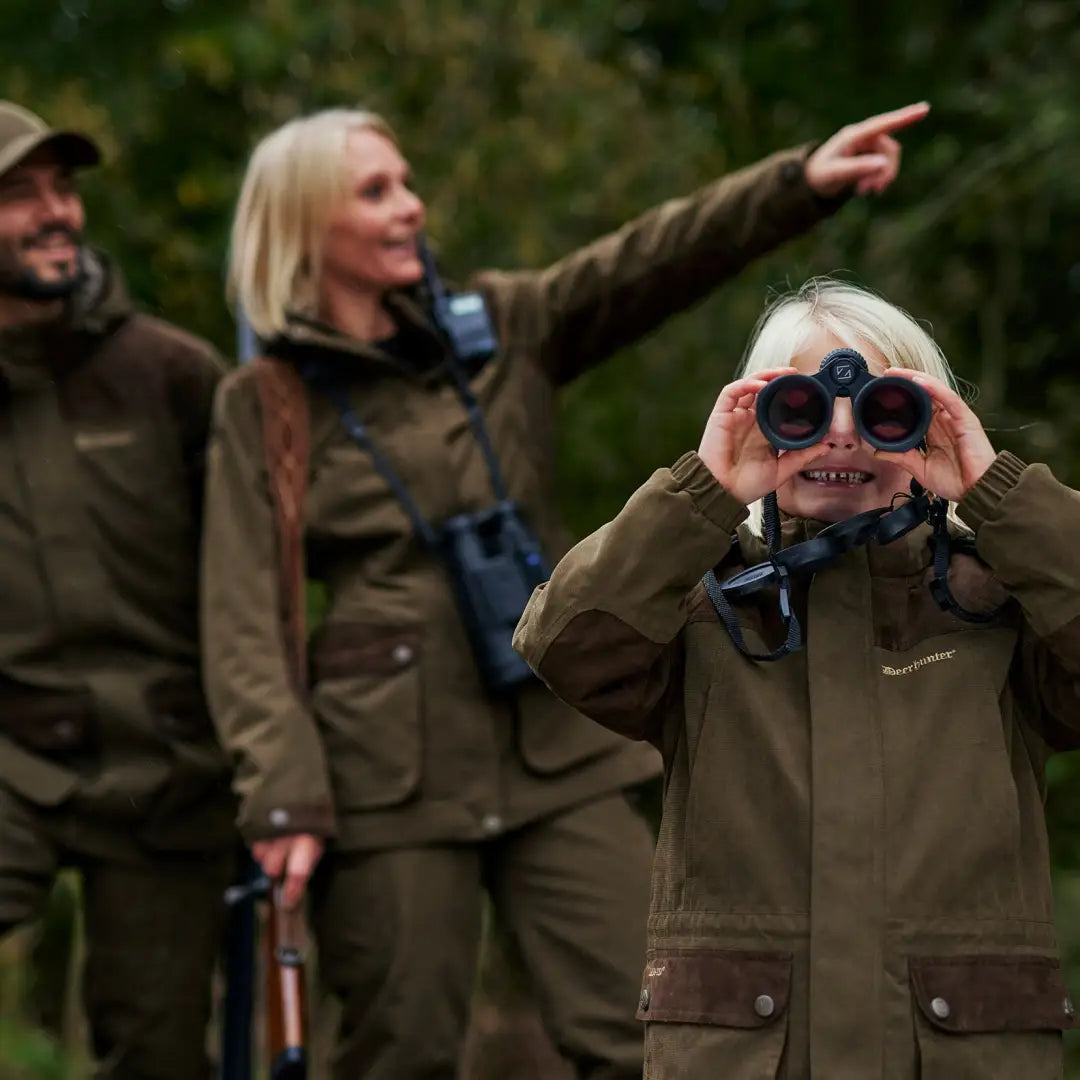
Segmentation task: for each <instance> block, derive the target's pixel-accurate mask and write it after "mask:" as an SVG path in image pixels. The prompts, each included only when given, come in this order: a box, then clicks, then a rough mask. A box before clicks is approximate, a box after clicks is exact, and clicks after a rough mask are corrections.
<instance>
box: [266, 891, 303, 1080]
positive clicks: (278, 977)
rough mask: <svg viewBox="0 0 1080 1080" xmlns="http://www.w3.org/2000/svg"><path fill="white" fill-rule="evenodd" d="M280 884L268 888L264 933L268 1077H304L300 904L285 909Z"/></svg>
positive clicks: (272, 1079)
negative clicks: (295, 908)
mask: <svg viewBox="0 0 1080 1080" xmlns="http://www.w3.org/2000/svg"><path fill="white" fill-rule="evenodd" d="M281 889H282V887H281V885H275V886H274V887H273V889H272V890H271V893H270V905H269V911H268V913H267V921H266V932H265V934H264V935H263V942H264V948H263V951H264V955H265V972H266V1042H267V1059H268V1061H269V1063H270V1080H307V1074H308V1069H307V987H306V985H305V979H304V957H305V953H306V935H305V930H304V913H303V910H296V911H288V910H287V909H286V908H285V906H284V904H282V902H281Z"/></svg>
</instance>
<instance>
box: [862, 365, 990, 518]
mask: <svg viewBox="0 0 1080 1080" xmlns="http://www.w3.org/2000/svg"><path fill="white" fill-rule="evenodd" d="M885 374H886V375H899V376H900V377H901V378H903V379H911V381H912V382H914V383H918V384H919V386H921V387H922V388H923V389H924V390H925V391H926V392H927V393H928V394H929V395H930V399H931V401H933V403H934V416H933V419H932V420H931V421H930V430H929V431H928V432H927V433H926V453H925V454H924V453H923V452H922V451H921V450H918V449H916V450H908V451H906V452H905V453H903V454H892V453H887V452H886V451H884V450H875V451H874V457H876V458H880V459H881V460H882V461H893V462H895V463H896V464H897V465H899V466H900V467H901V468H902V469H905V470H907V472H909V473H911V475H912V476H914V477H915V479H916V480H918V481H919V483H920V484H922V486H923V487H924V488H926V490H927V491H930V492H933V494H935V495H938V496H940V497H941V498H943V499H949V500H951V501H952V502H959V501H960V500H961V499H962V498H963V497H964V496H965V495H966V494H967V493H968V491H969V490H970V489H971V487H972V485H974V483H975V482H976V481H977V480H978V479H979V478H980V477H981V476H982V474H983V473H984V472H986V470H987V469H988V468H990V465H991V463H992V462H993V460H994V458H995V456H996V454H995V452H994V448H993V446H991V445H990V440H989V439H988V438H987V435H986V432H985V431H984V430H983V426H982V424H981V423H980V421H979V418H978V417H977V416H976V415H975V413H973V412H972V411H971V408H970V407H969V406H968V405H967V403H966V402H965V401H964V399H963V398H962V397H960V395H959V394H958V393H956V391H955V390H951V389H950V388H949V387H948V386H946V385H945V383H943V382H942V381H941V380H940V379H935V378H934V377H933V376H932V375H925V374H923V373H922V372H921V371H912V370H910V369H909V368H889V370H888V371H887V372H885Z"/></svg>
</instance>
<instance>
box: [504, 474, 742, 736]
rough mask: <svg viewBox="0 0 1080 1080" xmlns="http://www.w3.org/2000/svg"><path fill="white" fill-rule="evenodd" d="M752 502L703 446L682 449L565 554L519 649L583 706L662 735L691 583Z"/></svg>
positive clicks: (535, 604)
mask: <svg viewBox="0 0 1080 1080" xmlns="http://www.w3.org/2000/svg"><path fill="white" fill-rule="evenodd" d="M746 513H747V512H746V507H745V506H743V504H742V503H740V502H738V501H737V500H736V499H734V498H733V497H732V496H731V495H729V494H728V493H727V492H726V491H725V490H724V489H723V488H722V487H721V486H720V485H719V484H718V483H717V482H716V480H715V479H714V478H713V476H712V474H711V473H710V472H709V470H708V468H707V467H706V466H705V464H704V463H703V462H702V460H701V459H700V458H699V457H698V455H697V454H695V453H690V454H685V455H684V456H683V457H681V458H680V459H679V460H678V461H677V462H676V463H675V465H674V466H673V467H672V468H670V469H661V470H659V471H657V472H656V473H654V474H653V476H652V477H651V478H650V479H649V480H648V481H647V482H646V483H645V485H644V486H643V487H641V488H640V489H639V490H638V491H637V492H635V494H634V495H633V496H632V498H631V499H630V501H629V502H628V503H627V504H626V506H625V507H624V508H623V510H622V511H621V512H620V513H619V515H618V516H617V517H616V518H615V519H614V520H613V521H611V522H609V523H608V524H607V525H605V526H603V527H602V528H601V529H599V530H598V531H597V532H595V533H593V534H592V536H590V537H588V538H587V539H586V540H583V541H582V542H581V543H580V544H578V545H577V546H576V547H574V548H573V549H572V550H571V551H570V552H569V553H568V554H567V555H566V556H565V557H564V558H563V559H562V561H561V562H560V563H559V564H558V566H557V567H556V568H555V571H554V573H553V574H552V576H551V580H550V581H548V582H547V583H546V584H544V585H541V586H540V587H539V588H538V589H537V590H536V591H535V592H534V593H533V595H532V598H531V600H530V601H529V604H528V606H527V607H526V609H525V613H524V615H523V616H522V618H521V622H520V623H519V624H518V628H517V632H516V634H515V636H514V648H515V649H517V650H518V652H519V653H521V655H522V656H523V657H524V658H525V659H526V660H527V661H528V663H529V664H530V666H531V667H532V668H533V670H534V671H535V672H536V673H537V675H539V676H540V678H541V679H543V681H544V682H545V683H547V685H548V686H549V687H550V688H551V689H552V690H553V691H554V692H555V693H556V694H557V695H558V696H559V697H561V698H562V699H563V700H564V701H566V702H567V703H568V704H570V705H572V706H573V707H574V708H576V709H579V710H580V711H581V712H583V713H585V714H586V715H587V716H590V717H592V719H594V720H596V721H598V722H599V723H601V724H603V725H604V726H605V727H609V728H611V729H612V730H613V731H616V732H618V733H619V734H621V735H625V736H628V737H630V738H634V739H649V740H650V741H652V742H658V741H659V737H660V727H661V724H662V709H661V705H662V703H663V702H664V701H665V699H666V695H667V694H668V692H669V689H674V687H673V686H672V685H671V684H672V683H673V680H676V678H677V672H678V671H679V670H680V665H681V659H682V655H681V650H682V636H681V632H682V629H683V627H684V626H685V624H686V621H687V613H688V600H689V594H690V592H691V590H693V588H694V586H695V585H697V583H698V582H699V580H700V579H701V577H702V575H703V574H704V573H705V572H706V571H707V570H709V569H710V568H712V567H713V566H715V565H716V564H717V563H718V562H720V560H721V559H722V558H723V557H724V556H725V555H726V554H727V552H728V551H729V550H730V547H731V538H732V535H733V533H734V530H735V528H736V526H737V525H738V524H739V522H740V521H742V520H743V519H744V518H745V517H746Z"/></svg>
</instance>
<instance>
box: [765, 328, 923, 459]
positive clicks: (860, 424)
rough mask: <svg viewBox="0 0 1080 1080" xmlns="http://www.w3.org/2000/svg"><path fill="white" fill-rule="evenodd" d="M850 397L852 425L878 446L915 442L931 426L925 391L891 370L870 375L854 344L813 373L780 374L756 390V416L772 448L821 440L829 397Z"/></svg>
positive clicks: (899, 448) (896, 447)
mask: <svg viewBox="0 0 1080 1080" xmlns="http://www.w3.org/2000/svg"><path fill="white" fill-rule="evenodd" d="M838 397H847V398H851V411H852V416H853V417H854V422H855V430H856V431H857V432H858V433H859V437H860V438H861V439H862V440H863V442H865V443H867V444H869V445H870V446H873V447H874V448H875V449H878V450H890V451H893V452H894V453H901V452H903V451H904V450H911V449H912V448H913V447H916V446H918V445H919V444H920V443H921V442H922V441H923V439H924V438H925V437H926V432H927V430H928V429H929V427H930V419H931V417H932V415H933V408H932V405H931V402H930V395H929V394H928V393H927V392H926V391H925V390H924V389H923V388H922V387H921V386H919V385H917V384H916V383H913V382H911V381H910V380H908V379H902V378H900V377H899V376H896V375H871V374H870V370H869V368H868V367H867V364H866V361H865V360H864V359H863V358H862V356H860V355H859V353H857V352H856V351H855V350H854V349H834V350H833V351H832V352H831V353H829V354H828V356H826V357H825V359H824V360H822V361H821V367H820V368H819V370H818V372H817V374H816V375H781V376H780V377H779V378H778V379H773V380H772V382H770V383H769V384H768V385H767V386H766V387H765V388H764V389H763V390H762V391H761V393H760V394H758V396H757V421H758V426H759V427H760V428H761V430H762V432H763V433H764V435H765V438H766V439H768V440H769V442H770V443H772V445H773V446H775V447H776V449H777V450H801V449H803V448H804V447H806V446H813V445H814V443H817V442H820V441H821V440H822V439H823V438H825V435H826V434H827V433H828V431H829V427H830V425H831V424H832V414H833V402H834V401H835V400H836V398H838Z"/></svg>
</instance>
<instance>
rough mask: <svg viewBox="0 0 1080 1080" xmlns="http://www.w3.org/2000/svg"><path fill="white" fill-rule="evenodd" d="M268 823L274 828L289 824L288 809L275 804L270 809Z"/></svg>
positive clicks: (281, 827) (282, 827)
mask: <svg viewBox="0 0 1080 1080" xmlns="http://www.w3.org/2000/svg"><path fill="white" fill-rule="evenodd" d="M270 824H271V825H273V826H274V828H275V829H284V828H285V826H286V825H288V824H289V811H288V810H285V809H283V808H282V807H280V806H276V807H275V808H274V809H273V810H271V811H270Z"/></svg>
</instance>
